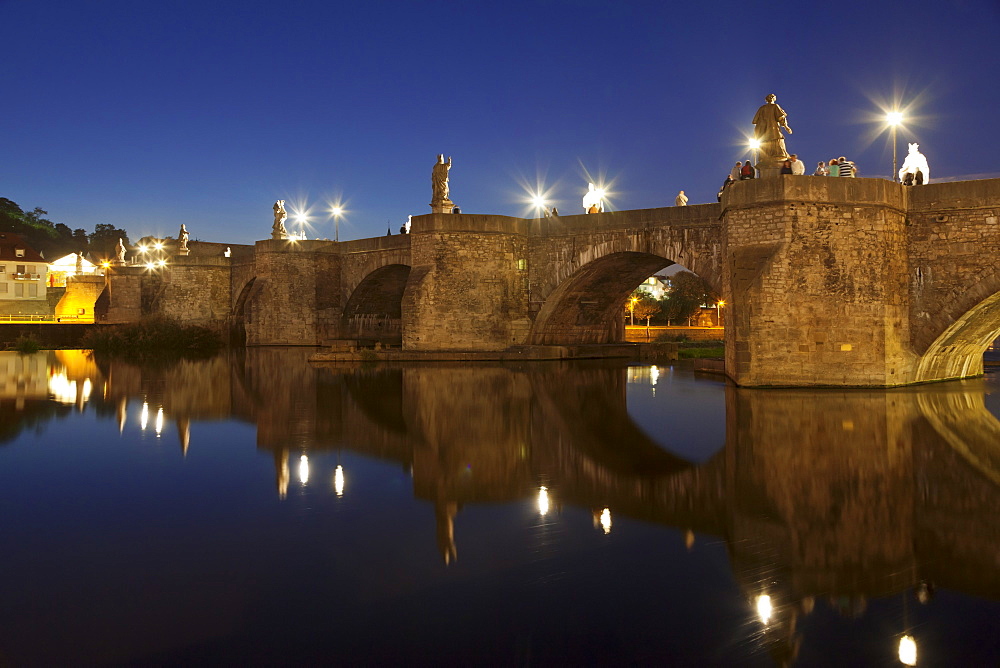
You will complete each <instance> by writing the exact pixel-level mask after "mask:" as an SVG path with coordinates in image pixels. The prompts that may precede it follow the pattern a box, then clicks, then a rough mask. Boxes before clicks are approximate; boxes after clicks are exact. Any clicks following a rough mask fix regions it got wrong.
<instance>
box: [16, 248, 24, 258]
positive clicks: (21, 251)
mask: <svg viewBox="0 0 1000 668" xmlns="http://www.w3.org/2000/svg"><path fill="white" fill-rule="evenodd" d="M14 257H24V249H23V248H15V249H14Z"/></svg>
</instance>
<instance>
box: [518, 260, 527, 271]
mask: <svg viewBox="0 0 1000 668" xmlns="http://www.w3.org/2000/svg"><path fill="white" fill-rule="evenodd" d="M517 268H518V270H519V271H524V270H525V269H527V268H528V261H527V260H518V261H517Z"/></svg>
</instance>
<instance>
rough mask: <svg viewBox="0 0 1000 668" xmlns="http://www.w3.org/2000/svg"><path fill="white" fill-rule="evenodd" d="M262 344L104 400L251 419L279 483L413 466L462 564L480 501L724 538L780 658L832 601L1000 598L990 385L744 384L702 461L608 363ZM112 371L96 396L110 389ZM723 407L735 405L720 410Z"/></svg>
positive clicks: (998, 445) (172, 412)
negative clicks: (349, 470) (304, 469)
mask: <svg viewBox="0 0 1000 668" xmlns="http://www.w3.org/2000/svg"><path fill="white" fill-rule="evenodd" d="M307 354H308V352H307V351H299V350H281V349H268V348H259V349H251V350H248V351H247V352H246V353H245V355H244V354H240V355H233V356H232V357H231V358H229V359H227V358H225V357H220V358H216V359H214V360H210V361H205V362H180V363H177V364H175V365H173V366H170V367H167V368H161V369H149V368H146V369H142V368H139V367H137V366H133V365H130V364H127V363H122V362H113V363H100V364H99V367H100V370H101V371H100V375H101V376H103V379H106V380H107V388H106V395H105V396H106V399H105V403H104V404H103V408H101V410H104V411H117V412H118V415H119V418H120V419H121V418H123V416H124V403H125V401H126V400H135V399H140V400H142V399H145V400H146V401H148V402H149V404H150V407H151V410H153V411H155V409H156V408H157V407H160V406H162V407H163V411H164V415H165V416H166V419H167V420H173V421H175V422H176V423H177V426H178V430H179V432H180V433H181V442H182V447H183V448H184V449H185V450H186V449H187V448H188V447H209V446H207V445H202V444H198V443H194V444H190V443H189V437H188V436H187V434H188V433H189V430H188V425H189V424H190V422H191V421H197V420H211V419H223V418H229V417H231V416H235V417H239V418H241V419H243V420H246V421H248V422H250V423H253V424H255V425H256V427H257V445H258V448H260V449H262V450H267V451H270V452H271V453H272V455H273V457H274V461H275V467H276V482H277V485H278V489H279V493H283V491H284V488H286V487H287V485H288V483H289V477H290V475H289V465H288V460H289V456H290V454H292V453H295V454H299V453H300V452H304V453H307V454H308V453H311V452H315V451H324V450H325V451H334V450H337V449H343V450H350V451H352V452H356V453H360V454H363V455H367V456H372V457H377V458H381V459H385V460H390V461H394V462H397V463H398V464H400V465H401V466H403V467H404V468H408V469H410V470H411V471H412V474H413V485H414V494H415V495H416V496H417V497H418V498H421V499H425V500H427V501H428V502H430V503H431V504H433V506H434V509H435V515H436V518H437V521H438V529H437V540H438V543H439V548H440V549H441V551H442V554H443V555H444V556H445V558H446V559H449V558H452V557H454V556H455V555H456V553H457V547H456V543H458V544H459V545H460V543H461V536H457V537H456V536H455V535H454V523H453V521H454V518H455V516H456V514H457V513H459V512H460V511H461V509H462V508H463V507H464V506H468V505H471V504H478V503H497V502H512V501H518V500H530V499H534V498H536V497H537V495H538V493H539V487H540V485H545V486H547V487H548V489H549V492H550V494H551V498H552V500H553V502H554V503H555V504H556V505H564V506H566V505H572V506H578V507H581V508H585V509H588V510H590V511H594V512H600V511H601V510H602V509H604V508H609V509H610V510H611V513H612V514H613V516H614V517H616V518H621V517H632V518H636V519H641V520H644V521H648V522H655V523H659V524H662V525H665V526H670V527H676V528H678V529H680V530H684V531H688V530H689V531H692V532H695V533H700V534H713V535H716V536H720V537H722V538H723V539H725V541H726V544H727V545H728V547H729V552H730V555H731V559H732V563H733V568H734V572H735V575H736V577H737V579H738V581H739V582H740V584H741V586H742V588H743V590H744V591H745V593H746V595H747V596H748V597H750V598H753V597H755V596H757V595H759V594H763V593H766V594H768V595H769V596H771V599H772V601H774V603H775V605H776V609H775V610H776V612H775V618H774V619H773V620H772V623H771V624H770V625H769V629H770V631H769V634H770V635H773V636H774V640H773V647H772V650H773V652H774V653H775V654H776V655H780V654H782V653H785V652H789V651H791V650H790V649H789V648H790V647H791V645H790V644H789V643H790V640H791V638H792V637H793V636H794V626H795V616H796V614H798V613H800V612H802V611H808V610H809V609H810V608H811V601H812V598H813V597H815V596H831V597H833V596H835V597H838V598H846V599H851V600H854V601H863V600H864V599H866V598H872V597H882V596H887V595H890V594H894V593H898V592H902V591H905V590H907V589H908V588H910V587H912V586H914V585H915V584H916V583H918V582H921V581H927V582H932V583H935V584H936V586H938V587H945V588H949V589H955V590H959V591H963V592H967V593H971V594H974V595H978V596H988V597H992V598H1000V569H998V568H997V566H998V562H997V559H998V557H997V545H1000V512H998V511H1000V438H998V434H1000V422H998V421H997V419H996V418H995V417H994V416H992V415H991V414H990V413H989V412H988V411H987V410H986V408H985V406H984V401H983V400H984V388H985V381H982V380H974V381H963V382H959V383H949V384H946V385H939V386H925V387H920V388H909V389H899V390H893V391H867V390H864V391H863V390H854V391H832V390H826V391H821V392H817V391H809V390H746V389H739V388H735V387H728V388H726V390H725V392H726V442H725V447H724V448H723V449H721V450H720V451H719V452H718V453H716V454H715V455H714V456H713V457H712V458H711V459H710V460H709V461H707V462H705V463H704V464H701V465H694V464H692V463H690V462H687V461H685V460H683V459H681V458H679V457H676V456H674V455H672V454H670V453H669V452H667V451H665V450H663V449H662V448H661V447H659V446H658V445H657V444H656V443H654V442H653V441H652V440H650V438H649V437H648V436H647V435H646V434H644V433H643V432H642V431H641V430H640V429H638V428H637V426H636V425H635V424H634V422H633V421H632V419H631V418H630V417H629V415H628V412H627V408H626V370H625V369H624V368H621V367H617V366H614V365H608V364H606V363H603V362H594V363H591V364H574V365H572V366H570V365H561V364H558V363H553V364H539V363H533V364H530V365H524V366H516V365H512V366H505V367H499V366H489V365H469V364H465V365H460V366H458V365H452V366H449V365H439V366H431V365H420V366H411V367H407V368H387V367H385V366H378V367H373V368H364V367H359V368H352V369H348V368H344V367H332V368H313V367H310V366H308V365H307V364H305V363H303V360H304V358H305V356H306V355H307ZM99 380H100V379H98V378H94V379H93V381H94V382H93V384H94V386H95V387H103V385H102V384H99V382H98V381H99ZM720 417H721V416H720Z"/></svg>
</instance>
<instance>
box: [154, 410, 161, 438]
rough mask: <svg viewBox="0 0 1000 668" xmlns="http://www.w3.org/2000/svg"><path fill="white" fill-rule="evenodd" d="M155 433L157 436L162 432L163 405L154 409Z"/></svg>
mask: <svg viewBox="0 0 1000 668" xmlns="http://www.w3.org/2000/svg"><path fill="white" fill-rule="evenodd" d="M155 425H156V435H157V436H159V435H160V434H162V433H163V406H160V407H159V408H157V409H156V422H155Z"/></svg>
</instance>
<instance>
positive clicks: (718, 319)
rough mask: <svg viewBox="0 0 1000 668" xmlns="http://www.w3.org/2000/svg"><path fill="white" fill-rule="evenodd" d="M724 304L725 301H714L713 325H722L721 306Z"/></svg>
mask: <svg viewBox="0 0 1000 668" xmlns="http://www.w3.org/2000/svg"><path fill="white" fill-rule="evenodd" d="M725 305H726V302H724V301H723V300H721V299H720V300H719V301H717V302H716V303H715V326H716V327H722V307H723V306H725Z"/></svg>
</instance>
